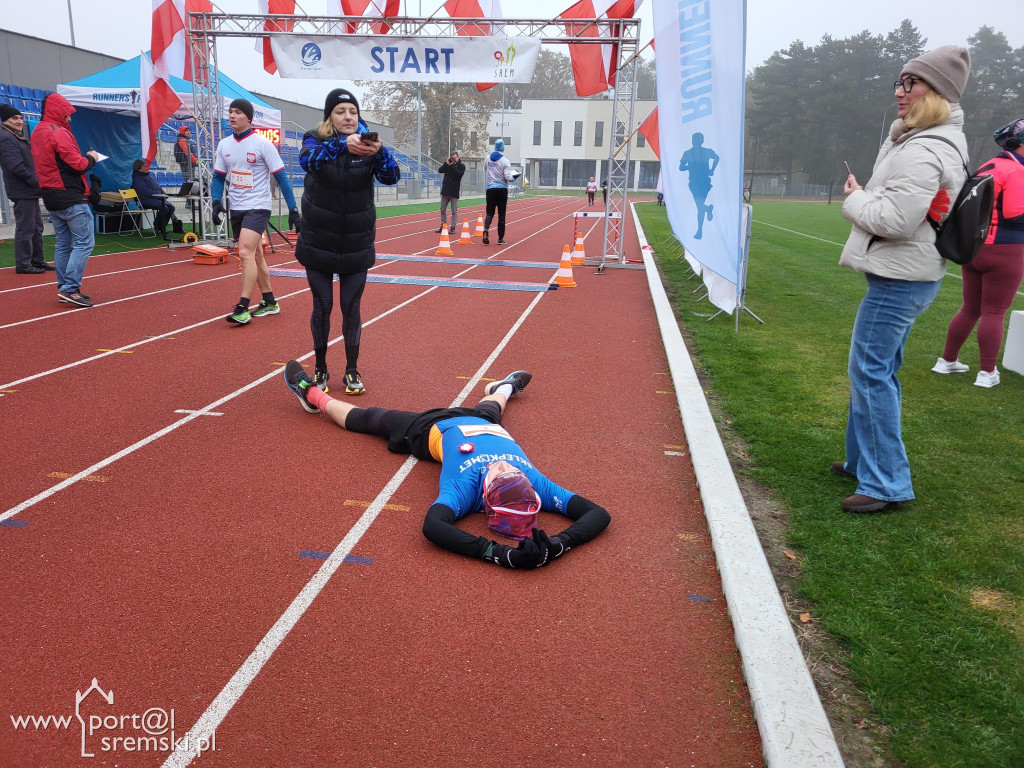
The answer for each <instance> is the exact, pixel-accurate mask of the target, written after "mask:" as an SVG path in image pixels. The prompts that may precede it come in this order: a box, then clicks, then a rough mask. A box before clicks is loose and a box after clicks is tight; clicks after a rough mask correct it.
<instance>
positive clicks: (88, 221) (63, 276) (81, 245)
mask: <svg viewBox="0 0 1024 768" xmlns="http://www.w3.org/2000/svg"><path fill="white" fill-rule="evenodd" d="M50 220H51V221H52V222H53V234H54V235H56V236H57V244H56V245H55V246H54V249H53V265H54V266H55V267H56V268H57V289H58V290H60V291H63V292H64V293H74V292H75V291H77V290H78V289H79V288H81V287H82V275H83V274H85V263H86V262H87V261H88V260H89V256H90V255H91V254H92V249H93V246H94V245H96V235H95V234H93V228H92V209H90V208H89V205H88V203H80V204H78V205H72V206H71V207H70V208H65V209H64V210H62V211H50Z"/></svg>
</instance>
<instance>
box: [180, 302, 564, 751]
mask: <svg viewBox="0 0 1024 768" xmlns="http://www.w3.org/2000/svg"><path fill="white" fill-rule="evenodd" d="M544 295H545V294H543V293H539V294H537V295H536V296H535V297H534V299H533V301H532V302H530V304H529V306H528V307H527V308H526V309H525V310H524V311H523V313H522V314H521V315H520V316H519V319H518V320H517V321H516V322H515V324H514V325H513V326H512V327H511V328H510V329H509V331H508V333H506V334H505V337H504V338H503V339H502V340H501V341H500V342H499V343H498V345H497V346H496V347H495V348H494V351H493V352H491V354H490V355H489V356H488V358H487V359H486V360H485V361H484V362H483V364H482V365H481V366H480V368H479V369H478V370H477V372H476V373H475V374H474V375H473V378H472V379H471V380H470V381H469V382H468V383H467V384H466V386H465V388H464V389H463V390H462V392H460V393H459V395H458V397H456V398H455V400H453V401H452V404H451V405H450V406H449V407H450V408H457V407H458V406H460V405H461V404H462V403H463V402H464V401H465V399H466V397H467V396H468V395H469V394H470V392H472V391H473V390H474V389H475V388H476V385H477V384H478V383H479V382H480V378H481V377H482V376H483V375H484V373H486V372H487V370H488V368H489V367H490V366H491V365H492V364H493V362H494V361H495V360H496V359H497V357H498V355H499V354H501V352H502V350H504V348H505V346H506V345H507V344H508V342H509V341H510V340H511V339H512V337H513V336H514V335H515V333H516V331H518V330H519V328H520V327H521V326H522V324H523V322H524V321H525V320H526V318H527V317H528V316H529V314H530V313H531V312H533V309H534V307H536V306H537V303H538V302H539V301H540V300H541V299H542V298H543V297H544ZM307 357H308V355H307ZM417 463H418V460H417V459H416V458H415V457H413V456H410V457H409V458H408V459H406V461H405V463H404V464H402V466H401V467H400V468H399V470H398V471H397V472H396V473H395V474H394V475H393V476H392V477H391V479H390V480H389V481H388V482H387V484H386V485H385V486H384V488H383V489H382V490H381V492H380V493H379V494H377V497H376V498H375V499H374V500H373V502H372V503H371V504H370V506H369V507H368V508H367V510H366V511H365V512H364V513H363V514H362V516H361V517H360V518H359V520H357V521H356V524H355V525H354V526H352V528H351V529H350V530H349V532H348V533H347V534H346V535H345V538H343V539H342V540H341V543H340V544H338V546H337V547H335V548H334V551H333V552H331V554H330V556H329V557H328V558H327V559H326V560H325V561H324V564H323V565H321V566H320V568H319V569H318V570H317V572H316V573H315V574H314V575H313V577H312V578H311V579H310V580H309V581H308V582H306V584H305V585H304V586H303V588H302V589H301V590H300V591H299V594H298V595H297V596H296V597H295V599H294V600H292V602H291V605H289V606H288V608H287V609H286V610H285V612H284V613H283V614H281V617H280V618H279V619H278V620H277V621H276V622H275V623H274V625H273V626H272V627H271V628H270V630H269V631H268V632H267V634H266V635H264V636H263V639H262V640H260V642H259V644H258V645H257V646H256V648H255V649H254V650H253V652H252V653H251V654H249V658H247V659H246V660H245V663H243V664H242V666H241V667H239V669H238V671H237V672H235V674H234V675H232V676H231V679H230V680H229V681H228V682H227V685H225V686H224V688H223V689H222V690H221V692H220V693H218V694H217V696H216V698H214V700H213V701H212V702H211V703H210V706H209V707H207V708H206V711H205V712H203V714H202V715H201V716H200V717H199V720H197V721H196V724H195V725H193V726H192V728H190V729H189V731H188V733H187V734H186V735H185V737H184V738H183V739H182V740H180V741H179V742H178V743H179V746H178V747H177V749H175V751H174V752H173V753H171V755H169V756H168V758H167V760H165V761H164V764H163V768H185V767H186V766H188V765H189V764H190V763H191V762H192V760H194V759H195V758H196V756H197V753H198V750H197V748H196V746H197V745H198V744H199V743H200V741H201V740H203V739H204V738H205V737H207V736H209V735H211V734H213V733H215V732H216V730H217V728H218V727H219V726H220V724H221V723H222V722H223V721H224V718H225V717H227V714H228V712H230V711H231V709H232V708H233V707H234V706H235V704H237V703H238V700H239V699H240V698H241V697H242V694H244V693H245V691H246V689H247V688H248V687H249V685H250V684H252V682H253V680H255V679H256V676H257V675H258V674H259V673H260V671H261V670H262V669H263V667H264V666H265V665H266V664H267V662H268V661H270V658H271V656H273V655H274V652H275V651H276V650H277V649H278V647H280V645H281V643H283V642H284V639H285V638H286V637H287V636H288V633H289V632H291V631H292V629H294V628H295V625H296V624H298V622H299V619H301V618H302V616H303V614H304V613H305V612H306V610H307V609H308V608H309V607H310V605H312V604H313V600H315V599H316V597H317V595H319V594H320V592H321V591H322V590H323V588H324V587H325V586H327V582H328V581H330V578H331V576H333V575H334V572H335V571H337V570H338V568H339V566H341V564H342V563H343V562H344V561H345V558H346V557H347V556H348V555H349V553H351V551H352V549H353V548H354V547H355V545H356V544H357V543H359V540H360V539H361V538H362V537H363V535H364V534H365V533H366V532H367V531H368V530H369V529H370V526H371V525H372V524H373V522H374V520H376V519H377V515H379V514H380V512H381V510H382V509H383V508H384V505H385V504H387V503H388V501H389V500H390V499H391V497H392V496H394V494H395V493H396V492H397V491H398V488H399V486H401V484H402V483H403V482H404V481H405V478H406V477H408V476H409V473H410V472H411V471H412V468H413V467H414V466H416V464H417ZM205 743H209V742H208V741H207V742H205ZM183 745H188V747H189V748H184V746H183Z"/></svg>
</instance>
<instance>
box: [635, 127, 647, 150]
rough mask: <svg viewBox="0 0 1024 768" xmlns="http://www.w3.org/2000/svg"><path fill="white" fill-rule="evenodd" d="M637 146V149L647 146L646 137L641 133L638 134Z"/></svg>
mask: <svg viewBox="0 0 1024 768" xmlns="http://www.w3.org/2000/svg"><path fill="white" fill-rule="evenodd" d="M636 146H637V149H643V148H644V147H646V146H647V139H645V138H644V135H643V134H642V133H640V131H637V132H636Z"/></svg>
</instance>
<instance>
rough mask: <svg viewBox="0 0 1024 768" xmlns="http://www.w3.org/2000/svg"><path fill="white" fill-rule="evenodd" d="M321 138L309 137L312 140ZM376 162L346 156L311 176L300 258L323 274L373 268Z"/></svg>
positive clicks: (304, 197) (297, 253)
mask: <svg viewBox="0 0 1024 768" xmlns="http://www.w3.org/2000/svg"><path fill="white" fill-rule="evenodd" d="M310 137H314V138H315V137H316V134H315V133H312V132H310V133H307V134H306V135H305V136H304V137H303V144H305V143H306V139H308V138H310ZM373 163H374V160H373V157H368V156H364V155H353V154H350V153H348V152H342V153H340V154H338V155H337V156H336V157H334V158H332V159H330V160H328V161H326V162H324V163H322V164H321V165H320V167H319V168H318V169H317V170H316V171H313V172H310V173H307V174H306V186H305V189H304V191H303V193H302V229H301V231H300V233H299V241H298V243H297V245H296V246H295V258H296V259H298V261H299V263H300V264H302V266H304V267H307V268H308V269H314V270H316V271H318V272H330V273H336V274H339V275H347V274H351V273H353V272H361V271H362V270H364V269H369V268H370V267H372V266H373V263H374V261H375V260H376V253H375V251H374V247H373V241H374V238H375V237H376V234H377V208H376V206H374V204H373Z"/></svg>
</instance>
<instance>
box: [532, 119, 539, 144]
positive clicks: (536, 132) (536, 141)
mask: <svg viewBox="0 0 1024 768" xmlns="http://www.w3.org/2000/svg"><path fill="white" fill-rule="evenodd" d="M539 144H540V120H534V121H533V146H535V147H536V146H538V145H539Z"/></svg>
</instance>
